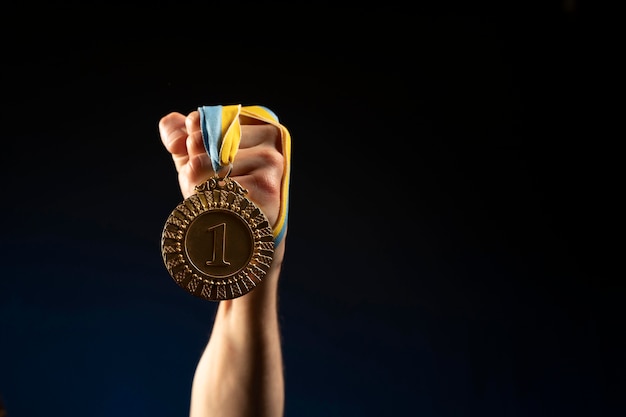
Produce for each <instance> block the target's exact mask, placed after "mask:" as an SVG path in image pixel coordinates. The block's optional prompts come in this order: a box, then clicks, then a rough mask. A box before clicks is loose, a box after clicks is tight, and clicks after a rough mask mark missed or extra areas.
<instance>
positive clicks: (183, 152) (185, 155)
mask: <svg viewBox="0 0 626 417" xmlns="http://www.w3.org/2000/svg"><path fill="white" fill-rule="evenodd" d="M159 133H160V135H161V140H162V142H163V145H164V146H165V149H167V150H168V151H169V152H170V154H171V155H172V159H173V161H174V165H175V167H176V171H177V172H178V182H179V185H180V190H181V192H182V194H183V197H184V198H187V197H189V196H190V195H192V194H193V193H194V187H195V186H196V185H199V184H201V183H203V182H204V181H206V180H207V179H208V178H209V177H211V176H213V175H215V172H214V170H213V167H212V165H211V160H210V158H209V155H208V154H207V151H206V149H205V147H204V143H203V141H202V132H201V130H200V114H199V113H198V111H197V110H196V111H192V112H191V113H189V115H187V116H185V115H183V114H181V113H177V112H173V113H170V114H168V115H166V116H164V117H163V118H162V119H161V120H160V122H159ZM281 147H282V145H281V138H280V132H279V130H278V128H277V127H275V126H272V125H269V124H252V125H246V124H242V126H241V142H240V144H239V150H238V152H237V155H236V157H235V160H234V162H233V168H232V172H231V173H230V177H231V178H232V179H234V180H235V181H237V182H238V183H239V184H241V186H243V187H244V188H246V189H247V190H248V198H250V199H251V200H252V201H254V203H255V204H256V205H257V206H258V207H259V208H260V209H261V210H262V211H263V213H265V215H266V216H267V218H268V220H269V221H270V223H271V224H272V225H275V224H276V221H277V219H278V213H279V209H280V201H281V200H280V192H281V180H282V176H283V171H284V156H283V155H282V153H281ZM226 169H227V168H225V170H226ZM225 173H226V172H219V174H220V175H224V174H225Z"/></svg>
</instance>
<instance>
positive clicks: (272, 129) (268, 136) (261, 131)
mask: <svg viewBox="0 0 626 417" xmlns="http://www.w3.org/2000/svg"><path fill="white" fill-rule="evenodd" d="M280 139H281V138H280V131H279V130H278V128H277V127H276V126H272V125H270V124H262V125H259V124H255V125H242V126H241V142H240V143H239V149H245V148H252V147H254V146H259V145H266V146H270V147H273V148H276V149H278V151H279V152H280V151H281V147H282V144H281V141H280Z"/></svg>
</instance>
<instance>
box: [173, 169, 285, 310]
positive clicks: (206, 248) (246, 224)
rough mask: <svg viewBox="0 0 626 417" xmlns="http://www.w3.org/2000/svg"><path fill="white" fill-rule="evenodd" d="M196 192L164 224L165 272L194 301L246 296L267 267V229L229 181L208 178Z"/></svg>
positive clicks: (236, 185) (238, 187)
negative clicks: (194, 297) (166, 271)
mask: <svg viewBox="0 0 626 417" xmlns="http://www.w3.org/2000/svg"><path fill="white" fill-rule="evenodd" d="M195 191H196V192H195V194H193V195H191V196H190V197H188V198H186V199H185V200H184V201H183V202H181V203H180V204H179V205H178V206H176V208H175V209H174V210H173V211H172V213H171V214H170V215H169V217H168V218H167V221H166V222H165V226H164V228H163V233H162V237H161V252H162V255H163V261H164V263H165V267H166V268H167V270H168V272H169V273H170V275H171V276H172V278H173V279H174V281H175V282H176V283H177V284H178V285H179V286H180V287H182V288H184V289H185V290H187V291H188V292H189V293H191V294H193V295H195V296H197V297H200V298H203V299H206V300H209V301H220V300H229V299H233V298H237V297H240V296H242V295H245V294H247V293H248V292H250V291H251V290H253V289H254V288H255V287H256V286H257V285H258V284H260V283H261V282H262V281H263V278H264V277H265V274H266V273H267V271H268V270H269V268H270V265H271V263H272V259H273V256H274V237H273V231H272V227H271V225H270V223H269V221H268V219H267V217H266V216H265V214H264V213H263V212H262V211H261V209H260V208H258V207H257V206H256V205H255V204H254V202H252V200H250V199H249V198H247V197H246V194H247V190H246V189H244V188H243V187H242V186H241V185H239V183H237V182H236V181H234V180H233V179H231V178H229V177H228V176H226V177H225V178H220V177H217V176H215V177H213V178H210V179H209V180H208V181H206V182H205V183H204V184H201V185H199V186H196V189H195Z"/></svg>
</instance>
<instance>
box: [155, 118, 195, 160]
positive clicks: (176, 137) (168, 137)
mask: <svg viewBox="0 0 626 417" xmlns="http://www.w3.org/2000/svg"><path fill="white" fill-rule="evenodd" d="M185 119H186V117H185V116H184V115H183V114H181V113H176V112H174V113H170V114H168V115H167V116H164V117H163V118H161V120H160V121H159V134H160V136H161V141H162V142H163V146H165V149H167V151H168V152H169V153H170V154H172V159H173V160H174V163H175V165H176V170H177V171H180V169H181V167H182V166H183V165H185V164H186V163H187V161H188V153H187V143H186V142H187V130H186V128H185Z"/></svg>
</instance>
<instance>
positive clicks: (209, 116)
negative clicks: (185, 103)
mask: <svg viewBox="0 0 626 417" xmlns="http://www.w3.org/2000/svg"><path fill="white" fill-rule="evenodd" d="M198 112H199V113H200V129H201V130H202V140H203V142H204V147H205V149H206V151H207V153H208V154H209V157H210V158H211V165H213V170H214V171H215V172H216V173H218V172H219V171H220V170H221V169H222V168H223V167H225V166H231V165H232V163H233V162H234V161H235V156H236V155H237V151H238V150H239V142H240V141H241V125H242V124H257V123H254V122H251V120H250V119H254V120H258V121H261V122H264V123H269V124H271V125H273V126H276V127H277V128H278V129H279V131H280V136H281V141H282V148H283V156H284V159H285V166H284V168H283V178H282V183H281V190H280V198H281V202H280V209H279V212H278V220H277V221H276V224H275V225H274V245H275V246H278V244H279V243H280V241H281V240H282V238H283V236H284V234H285V230H286V225H287V212H288V206H289V175H290V170H291V164H290V160H291V135H290V134H289V131H288V130H287V128H285V127H284V126H283V125H282V124H281V123H280V122H279V121H278V116H276V114H275V113H274V112H272V111H271V110H270V109H268V108H267V107H264V106H242V105H241V104H233V105H226V106H222V105H216V106H201V107H198Z"/></svg>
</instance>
